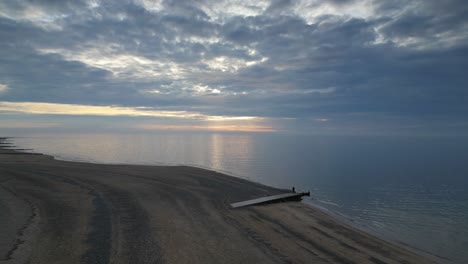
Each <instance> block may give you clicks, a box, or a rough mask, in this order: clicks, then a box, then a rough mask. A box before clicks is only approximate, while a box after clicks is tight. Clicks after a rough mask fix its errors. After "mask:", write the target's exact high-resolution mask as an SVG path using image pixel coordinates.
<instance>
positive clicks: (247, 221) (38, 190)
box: [0, 139, 434, 263]
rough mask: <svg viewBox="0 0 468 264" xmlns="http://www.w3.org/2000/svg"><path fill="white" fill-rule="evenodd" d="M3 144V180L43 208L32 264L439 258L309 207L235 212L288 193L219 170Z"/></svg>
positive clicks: (288, 205) (273, 206) (426, 260)
mask: <svg viewBox="0 0 468 264" xmlns="http://www.w3.org/2000/svg"><path fill="white" fill-rule="evenodd" d="M0 141H3V140H2V139H0ZM0 148H1V147H0ZM0 151H1V153H2V154H3V155H0V164H1V166H0V172H1V173H0V177H1V179H0V180H2V185H4V186H7V187H8V188H10V189H13V190H15V192H16V193H18V194H19V195H20V196H22V197H24V198H25V199H28V200H31V203H32V204H34V206H37V208H38V210H39V212H40V215H41V222H40V224H39V228H40V232H38V233H37V234H36V235H35V238H34V237H32V238H30V241H32V242H34V241H35V239H37V237H38V236H40V237H41V240H44V241H45V242H44V243H41V244H39V243H32V242H31V243H29V244H31V250H30V251H29V252H30V253H29V255H27V256H26V255H24V256H23V259H24V258H26V257H27V258H29V259H31V258H34V259H35V260H38V261H35V262H34V263H51V262H57V261H66V262H67V263H96V261H98V262H99V263H165V262H167V263H218V262H219V261H220V260H222V262H228V263H239V262H247V263H310V262H314V263H398V262H402V261H406V262H407V263H432V262H434V260H433V259H431V258H430V256H421V255H418V254H417V253H415V252H413V251H411V250H408V248H405V247H403V246H399V245H395V244H392V243H389V242H387V241H384V240H382V239H380V238H377V237H374V236H372V235H369V234H367V233H366V232H363V231H362V230H359V229H356V228H355V227H352V226H350V225H349V224H347V223H343V222H340V221H338V220H339V219H335V218H334V217H333V216H330V214H327V213H326V212H323V210H322V209H318V208H314V207H313V206H311V205H306V204H303V203H282V204H271V205H265V206H258V207H251V208H246V209H241V210H239V209H238V210H231V209H230V208H229V203H230V202H236V201H240V200H244V199H249V198H253V197H257V196H263V195H269V194H276V193H279V192H282V191H284V190H280V189H276V188H273V187H269V186H266V185H263V184H260V183H255V182H251V181H248V180H246V179H242V178H236V177H233V176H230V175H226V174H222V173H219V172H215V171H210V170H206V169H202V168H196V167H189V166H154V165H153V166H151V165H128V164H121V165H111V164H96V163H86V162H70V161H61V160H56V159H54V157H52V156H48V155H41V154H35V155H30V154H28V153H21V152H15V151H14V150H6V149H1V150H0ZM13 153H14V155H10V154H13ZM42 216H44V217H42ZM26 244H27V243H26ZM20 247H21V245H20ZM2 250H4V249H2V248H0V254H2V253H3V252H2ZM25 252H26V251H25ZM25 254H26V253H25ZM17 260H18V261H16V262H15V259H9V260H0V263H3V262H5V263H22V262H20V261H19V259H17Z"/></svg>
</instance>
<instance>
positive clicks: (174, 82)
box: [0, 0, 468, 134]
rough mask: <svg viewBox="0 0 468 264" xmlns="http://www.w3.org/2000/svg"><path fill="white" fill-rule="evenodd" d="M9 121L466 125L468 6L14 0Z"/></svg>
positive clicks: (452, 1)
mask: <svg viewBox="0 0 468 264" xmlns="http://www.w3.org/2000/svg"><path fill="white" fill-rule="evenodd" d="M0 129H1V130H4V131H14V130H21V131H24V130H34V129H36V130H56V131H61V130H67V129H68V130H75V131H81V130H82V131H87V130H94V129H95V130H103V131H105V130H112V131H115V130H122V131H127V130H128V131H132V130H143V131H152V130H167V129H169V130H189V131H192V130H202V131H205V130H209V131H211V130H214V131H257V132H274V131H277V132H291V133H312V134H313V133H350V134H356V133H357V134H362V133H364V134H365V133H371V134H372V133H376V134H382V133H383V134H385V133H403V134H405V133H413V134H424V133H442V134H446V133H449V134H464V133H467V132H468V2H467V1H466V0H444V1H440V0H360V1H357V0H356V1H354V0H303V1H299V0H298V1H287V0H286V1H283V0H273V1H254V0H235V1H214V0H199V1H180V0H155V1H150V0H134V1H131V0H120V1H105V0H88V1H76V0H73V1H72V0H48V1H47V0H36V1H21V0H17V1H12V0H2V1H0Z"/></svg>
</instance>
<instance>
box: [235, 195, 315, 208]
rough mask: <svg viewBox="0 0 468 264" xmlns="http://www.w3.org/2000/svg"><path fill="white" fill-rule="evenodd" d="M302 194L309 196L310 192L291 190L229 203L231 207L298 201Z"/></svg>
mask: <svg viewBox="0 0 468 264" xmlns="http://www.w3.org/2000/svg"><path fill="white" fill-rule="evenodd" d="M303 196H310V192H299V193H296V192H292V193H283V194H277V195H272V196H266V197H261V198H257V199H252V200H247V201H242V202H237V203H231V208H239V207H245V206H250V205H260V204H266V203H276V202H286V201H300V200H302V197H303Z"/></svg>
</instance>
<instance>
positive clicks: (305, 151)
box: [14, 133, 468, 263]
mask: <svg viewBox="0 0 468 264" xmlns="http://www.w3.org/2000/svg"><path fill="white" fill-rule="evenodd" d="M14 142H15V143H16V145H18V146H20V147H23V148H31V149H34V151H36V152H42V153H47V154H51V155H54V156H56V157H58V158H61V159H67V160H75V161H90V162H97V163H134V164H185V165H195V166H200V167H205V168H210V169H214V170H217V171H221V172H225V173H228V174H231V175H234V176H238V177H243V178H247V179H250V180H253V181H257V182H261V183H264V184H267V185H271V186H276V187H281V188H291V187H292V186H295V187H296V189H300V190H310V191H311V192H312V194H313V197H312V199H311V200H309V201H308V202H311V203H314V204H318V205H320V206H321V207H323V208H325V209H327V210H329V211H331V212H334V213H337V214H340V215H342V216H344V217H346V218H347V219H349V220H350V221H352V222H353V223H354V224H355V225H357V226H359V227H362V228H365V229H366V230H369V231H371V232H374V233H376V234H379V235H381V236H383V237H385V238H387V239H390V240H393V241H398V242H401V243H405V244H407V245H410V246H411V247H414V248H417V249H419V250H422V251H427V252H430V253H432V254H435V255H438V256H441V257H443V258H448V259H450V260H451V261H448V260H444V262H445V261H446V262H448V263H451V262H454V263H468V190H467V187H468V138H466V137H457V138H449V137H383V136H380V137H368V136H366V137H364V136H353V137H338V136H333V137H328V136H327V137H325V136H309V137H306V136H286V135H270V134H267V135H265V134H254V135H250V134H183V133H172V134H171V133H158V134H132V135H129V134H80V135H70V134H68V135H41V136H37V135H36V136H26V137H18V138H15V139H14Z"/></svg>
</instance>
